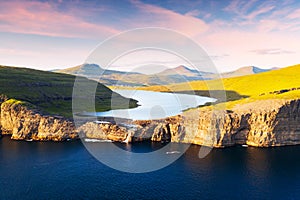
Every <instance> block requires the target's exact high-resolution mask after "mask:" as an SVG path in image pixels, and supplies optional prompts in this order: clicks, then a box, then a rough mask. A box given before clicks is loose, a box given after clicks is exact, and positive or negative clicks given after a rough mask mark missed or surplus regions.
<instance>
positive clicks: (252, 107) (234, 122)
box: [0, 99, 300, 147]
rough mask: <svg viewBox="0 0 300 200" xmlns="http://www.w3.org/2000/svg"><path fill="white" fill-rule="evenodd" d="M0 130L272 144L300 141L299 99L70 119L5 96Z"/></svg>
mask: <svg viewBox="0 0 300 200" xmlns="http://www.w3.org/2000/svg"><path fill="white" fill-rule="evenodd" d="M0 103H1V109H0V130H1V133H2V134H11V138H12V139H16V140H31V139H32V140H41V141H46V140H52V141H64V140H68V139H77V138H79V135H80V137H86V138H94V139H105V140H107V139H108V140H113V141H119V142H124V141H126V142H139V141H145V140H151V141H157V142H182V143H192V144H198V145H206V146H214V147H226V146H233V145H236V144H247V145H249V146H257V147H270V146H283V145H296V144H300V100H260V101H255V102H252V103H248V104H243V105H237V106H236V107H235V108H233V109H232V110H225V111H224V110H213V109H212V107H202V108H199V109H192V110H189V111H186V112H184V113H183V114H182V115H178V116H174V117H169V118H166V119H160V120H137V121H128V124H113V123H111V124H97V123H94V122H87V123H85V124H83V125H82V126H81V127H79V128H78V129H76V128H75V125H74V123H73V122H72V121H69V120H67V119H65V118H62V117H58V116H56V117H54V116H47V115H43V114H41V112H39V111H37V110H35V109H32V108H30V107H28V106H26V105H24V104H22V103H20V102H18V101H16V100H6V99H1V101H0Z"/></svg>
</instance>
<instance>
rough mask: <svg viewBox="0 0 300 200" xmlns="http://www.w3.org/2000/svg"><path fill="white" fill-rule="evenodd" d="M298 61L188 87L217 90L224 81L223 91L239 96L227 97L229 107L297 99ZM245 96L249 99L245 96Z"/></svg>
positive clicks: (299, 90)
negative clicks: (279, 67) (290, 64)
mask: <svg viewBox="0 0 300 200" xmlns="http://www.w3.org/2000/svg"><path fill="white" fill-rule="evenodd" d="M299 77H300V64H298V65H294V66H290V67H286V68H282V69H278V70H273V71H268V72H263V73H259V74H253V75H247V76H241V77H234V78H224V79H221V80H208V81H191V82H189V87H190V88H191V89H192V90H196V91H198V90H200V91H203V90H204V91H205V90H208V88H210V89H220V87H219V84H220V83H223V85H224V89H225V90H226V91H234V92H236V93H238V94H239V95H240V96H241V97H243V98H240V99H239V100H237V99H229V100H231V101H230V102H228V103H227V106H228V107H232V106H234V105H236V104H239V103H246V102H250V101H255V100H258V99H270V98H271V99H282V98H284V99H293V98H300V78H299ZM186 85H187V84H186V83H185V84H171V85H166V86H151V87H144V88H140V89H143V90H153V91H184V90H186V88H187V87H186ZM244 97H248V98H244ZM232 100H234V101H232Z"/></svg>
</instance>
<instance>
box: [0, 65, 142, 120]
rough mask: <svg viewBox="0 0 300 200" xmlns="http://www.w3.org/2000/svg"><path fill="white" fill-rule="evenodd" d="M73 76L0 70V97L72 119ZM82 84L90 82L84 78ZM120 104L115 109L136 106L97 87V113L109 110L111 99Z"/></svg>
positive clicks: (4, 67)
mask: <svg viewBox="0 0 300 200" xmlns="http://www.w3.org/2000/svg"><path fill="white" fill-rule="evenodd" d="M75 78H76V77H75V76H73V75H68V74H60V73H54V72H46V71H40V70H33V69H28V68H18V67H7V66H0V94H2V95H5V96H7V97H8V98H9V99H15V100H9V101H17V102H11V103H18V102H19V103H22V102H28V103H30V104H33V105H35V106H36V107H37V108H39V109H40V110H41V111H43V112H45V113H47V114H51V115H62V116H64V117H67V118H71V117H72V92H73V85H74V81H75ZM82 81H86V82H87V83H89V82H92V80H88V79H86V78H82ZM112 95H114V97H116V98H115V99H116V100H118V102H119V104H118V105H119V107H118V108H128V106H129V107H136V106H137V102H136V101H135V100H132V99H130V100H129V99H127V98H124V97H122V96H120V95H118V94H116V93H113V92H112V91H111V90H110V89H109V88H107V87H106V86H104V85H102V84H100V83H98V86H97V90H96V92H95V109H96V111H106V110H109V109H110V108H111V96H112Z"/></svg>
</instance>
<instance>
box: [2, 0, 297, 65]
mask: <svg viewBox="0 0 300 200" xmlns="http://www.w3.org/2000/svg"><path fill="white" fill-rule="evenodd" d="M142 27H162V28H168V29H172V30H175V31H178V32H180V33H183V34H185V35H187V36H188V37H190V38H192V39H193V40H195V41H196V42H197V43H198V44H199V45H200V46H201V47H202V48H204V49H205V50H206V52H207V54H208V55H209V56H210V57H211V59H212V60H213V61H214V63H215V65H216V66H217V68H218V69H219V70H220V71H230V70H233V69H236V68H239V67H242V66H249V65H254V66H258V67H261V68H270V67H284V66H288V65H293V64H298V63H300V62H299V58H300V1H296V0H283V1H281V0H274V1H271V0H270V1H268V0H266V1H259V0H232V1H223V0H211V1H209V0H198V1H197V0H196V1H194V0H191V1H179V0H166V1H159V0H157V1H148V0H144V1H141V0H129V1H108V0H107V1H101V0H95V1H80V0H75V1H66V0H57V1H15V0H12V1H0V64H1V65H10V66H25V67H31V68H36V69H43V70H50V69H57V68H66V67H72V66H75V65H78V64H81V63H83V62H85V59H86V58H87V56H88V55H89V54H90V52H91V51H92V50H93V49H94V48H95V47H96V46H97V45H98V44H99V43H100V42H102V41H103V40H104V39H106V38H107V37H110V36H112V35H114V34H118V33H121V32H122V31H125V30H129V29H134V28H142ZM174 67H175V66H174Z"/></svg>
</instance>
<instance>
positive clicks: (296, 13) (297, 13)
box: [287, 9, 300, 19]
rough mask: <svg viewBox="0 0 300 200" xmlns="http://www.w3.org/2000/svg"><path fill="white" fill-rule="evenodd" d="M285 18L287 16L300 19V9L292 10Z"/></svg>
mask: <svg viewBox="0 0 300 200" xmlns="http://www.w3.org/2000/svg"><path fill="white" fill-rule="evenodd" d="M287 18H289V19H300V9H298V10H295V11H294V12H292V13H291V14H289V15H288V16H287Z"/></svg>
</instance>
